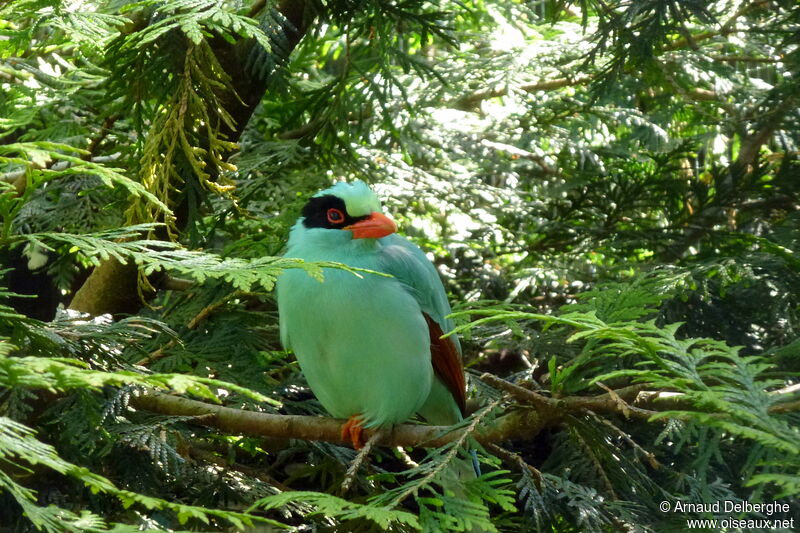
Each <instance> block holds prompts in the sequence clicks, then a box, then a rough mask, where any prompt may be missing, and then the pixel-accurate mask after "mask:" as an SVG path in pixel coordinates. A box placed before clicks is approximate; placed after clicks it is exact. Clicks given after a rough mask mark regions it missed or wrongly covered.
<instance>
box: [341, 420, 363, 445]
mask: <svg viewBox="0 0 800 533" xmlns="http://www.w3.org/2000/svg"><path fill="white" fill-rule="evenodd" d="M363 432H364V428H363V427H361V415H353V416H351V417H350V418H349V419H348V420H347V422H345V424H344V425H343V426H342V440H349V441H350V442H352V443H353V448H355V449H356V450H360V449H361V448H363V447H364V442H365V441H364V439H363Z"/></svg>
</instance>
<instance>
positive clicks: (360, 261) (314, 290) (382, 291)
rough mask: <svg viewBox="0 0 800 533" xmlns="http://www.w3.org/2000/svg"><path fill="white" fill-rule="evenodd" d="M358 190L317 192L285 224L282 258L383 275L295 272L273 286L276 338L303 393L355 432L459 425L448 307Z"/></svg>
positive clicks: (438, 286)
mask: <svg viewBox="0 0 800 533" xmlns="http://www.w3.org/2000/svg"><path fill="white" fill-rule="evenodd" d="M395 228H396V226H395V225H394V223H393V222H392V221H391V220H389V219H388V218H387V217H385V216H384V215H383V214H381V206H380V202H379V200H378V198H377V196H376V195H375V193H374V192H372V190H371V189H369V187H367V186H366V185H365V184H364V183H363V182H361V181H356V182H353V183H343V182H342V183H337V184H336V185H334V186H333V187H331V188H329V189H327V190H324V191H321V192H319V193H317V194H316V195H315V196H314V197H312V198H311V200H310V201H309V202H308V204H307V205H306V206H305V208H304V210H303V216H301V217H300V219H299V220H298V221H297V223H296V224H295V225H294V226H293V228H292V230H291V233H290V237H289V244H288V250H287V252H286V257H294V258H300V259H303V260H306V261H336V262H340V263H344V264H346V265H349V266H351V267H357V268H364V269H369V270H374V271H377V272H383V273H387V274H390V275H391V276H392V277H384V276H378V275H375V274H364V275H363V277H361V278H359V277H357V276H354V275H353V274H352V273H349V272H346V271H343V270H340V269H332V268H328V269H325V281H324V282H322V283H320V282H319V281H317V280H315V279H313V278H311V277H310V276H308V275H307V274H306V273H305V272H303V271H301V270H287V271H285V272H284V273H283V274H282V275H281V276H280V277H279V279H278V283H277V295H278V309H279V313H280V329H281V340H282V342H283V344H284V346H285V347H286V348H290V349H292V350H293V351H294V353H295V355H296V357H297V360H298V362H299V363H300V368H301V369H302V370H303V373H304V374H305V376H306V379H307V381H308V384H309V386H310V387H311V389H312V390H313V391H314V394H315V395H316V396H317V398H318V399H319V401H320V403H322V405H323V406H324V407H325V409H327V410H328V412H329V413H330V414H331V415H333V416H334V417H337V418H348V419H350V422H349V423H348V425H347V426H345V433H347V434H348V436H350V437H351V439H352V440H353V443H354V445H355V446H356V447H358V446H359V444H360V442H359V438H360V431H361V428H362V427H363V428H377V427H385V426H389V425H391V424H397V423H402V422H404V421H406V420H408V419H409V418H411V417H412V416H414V414H415V413H419V414H420V415H422V416H423V417H424V418H425V419H426V420H427V421H428V422H429V423H432V424H439V425H449V424H453V423H456V422H458V421H459V420H461V418H462V414H463V408H464V401H465V390H464V374H463V369H462V367H461V360H460V357H461V349H460V346H459V344H458V339H457V338H456V337H455V336H451V337H449V338H448V339H440V338H439V337H440V335H441V334H442V332H447V331H449V330H451V329H452V326H453V324H452V323H451V321H450V320H448V319H447V318H446V316H447V314H448V313H450V304H449V303H448V301H447V296H446V294H445V291H444V287H443V286H442V283H441V281H440V279H439V276H438V273H437V271H436V268H435V267H434V266H433V264H432V263H431V262H430V261H429V260H428V258H427V257H425V254H424V253H423V252H422V250H420V249H419V248H418V247H417V246H415V245H414V244H412V243H410V242H409V241H407V240H406V239H404V238H403V237H400V236H399V235H397V234H395V233H394V229H395Z"/></svg>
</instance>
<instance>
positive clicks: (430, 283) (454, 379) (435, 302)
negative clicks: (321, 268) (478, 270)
mask: <svg viewBox="0 0 800 533" xmlns="http://www.w3.org/2000/svg"><path fill="white" fill-rule="evenodd" d="M381 241H382V244H383V245H384V246H383V247H382V249H381V255H380V260H381V269H382V270H383V271H384V272H386V273H387V274H391V275H392V276H394V277H395V278H396V279H397V280H398V281H400V283H402V284H403V286H404V287H405V289H406V290H408V292H409V293H410V294H411V295H412V296H413V297H414V298H415V299H416V300H417V302H418V303H419V306H420V309H421V310H422V313H423V315H424V316H425V320H426V322H427V323H428V330H429V333H430V338H431V362H432V363H433V369H434V371H435V372H436V375H437V376H438V377H439V379H441V380H442V382H443V383H444V385H445V386H446V387H447V389H448V390H449V391H450V392H451V393H452V394H453V398H454V399H455V401H456V403H457V404H458V407H459V409H460V410H461V412H462V414H463V413H464V410H465V408H466V400H467V398H466V394H467V392H466V382H465V380H464V367H463V366H462V363H461V345H460V344H459V342H458V337H456V336H455V335H451V336H450V337H447V338H444V339H442V338H441V336H442V335H443V334H444V332H447V331H450V330H451V329H453V322H452V321H451V320H450V319H448V318H446V316H447V315H448V314H450V303H449V302H448V301H447V294H446V293H445V291H444V286H443V285H442V281H441V280H440V279H439V273H438V272H437V271H436V267H434V266H433V263H431V262H430V260H429V259H428V258H427V257H425V254H424V253H423V252H422V250H420V249H419V247H417V246H416V245H414V244H412V243H411V242H409V241H407V240H406V239H404V238H403V237H400V236H399V235H396V234H393V235H389V236H387V237H384V238H383V239H381Z"/></svg>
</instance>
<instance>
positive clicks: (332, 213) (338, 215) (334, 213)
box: [328, 207, 344, 224]
mask: <svg viewBox="0 0 800 533" xmlns="http://www.w3.org/2000/svg"><path fill="white" fill-rule="evenodd" d="M328 222H330V223H331V224H341V223H342V222H344V213H342V212H341V210H339V209H336V208H335V207H331V208H330V209H328Z"/></svg>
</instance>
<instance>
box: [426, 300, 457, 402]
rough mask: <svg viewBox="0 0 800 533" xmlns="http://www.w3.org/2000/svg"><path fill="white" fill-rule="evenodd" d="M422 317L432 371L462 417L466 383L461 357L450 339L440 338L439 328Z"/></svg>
mask: <svg viewBox="0 0 800 533" xmlns="http://www.w3.org/2000/svg"><path fill="white" fill-rule="evenodd" d="M422 315H423V316H424V317H425V321H426V322H427V323H428V332H429V333H430V336H431V362H432V363H433V370H434V372H436V375H437V376H439V379H441V380H442V382H443V383H444V385H445V387H447V389H448V390H449V391H450V393H451V394H452V395H453V398H455V400H456V404H458V408H459V409H460V410H461V414H462V415H463V414H465V411H466V409H467V383H466V381H465V380H464V367H463V366H462V365H461V356H460V355H459V354H458V350H456V346H455V344H453V341H452V340H451V339H450V337H447V338H446V339H442V338H441V336H442V335H443V332H442V328H441V326H439V324H438V323H437V322H436V321H435V320H434V319H432V318H431V317H429V316H428V315H427V314H426V313H422Z"/></svg>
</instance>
